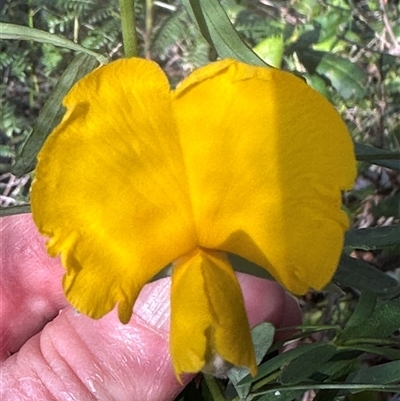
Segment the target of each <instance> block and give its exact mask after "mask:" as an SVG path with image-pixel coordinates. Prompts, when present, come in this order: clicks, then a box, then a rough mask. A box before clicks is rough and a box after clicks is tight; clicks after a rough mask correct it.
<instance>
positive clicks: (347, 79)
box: [316, 53, 366, 99]
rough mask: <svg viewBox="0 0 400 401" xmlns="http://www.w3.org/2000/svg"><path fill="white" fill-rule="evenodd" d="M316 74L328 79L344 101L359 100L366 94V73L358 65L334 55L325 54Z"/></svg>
mask: <svg viewBox="0 0 400 401" xmlns="http://www.w3.org/2000/svg"><path fill="white" fill-rule="evenodd" d="M316 72H317V73H318V74H320V75H324V76H325V77H327V78H328V79H329V80H330V81H331V83H332V86H333V87H334V88H335V89H336V90H337V91H338V92H339V93H340V95H341V96H342V97H343V98H344V99H349V98H350V97H355V98H356V99H359V98H361V97H363V96H364V92H365V85H364V82H365V80H366V79H365V78H366V77H365V73H364V72H363V71H362V70H361V69H360V67H358V65H357V64H355V63H352V62H351V61H350V60H347V59H345V58H342V57H340V56H337V55H336V54H332V53H325V54H324V56H323V57H322V59H321V61H320V63H319V64H318V67H317V69H316Z"/></svg>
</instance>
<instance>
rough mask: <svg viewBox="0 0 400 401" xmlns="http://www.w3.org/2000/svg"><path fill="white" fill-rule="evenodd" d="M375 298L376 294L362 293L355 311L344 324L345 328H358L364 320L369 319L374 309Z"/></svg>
mask: <svg viewBox="0 0 400 401" xmlns="http://www.w3.org/2000/svg"><path fill="white" fill-rule="evenodd" d="M376 298H377V297H376V294H374V293H372V292H367V291H362V292H361V296H360V299H359V301H358V303H357V306H356V309H355V311H354V312H353V314H352V315H351V316H350V319H349V320H348V322H347V323H346V328H348V327H352V326H358V325H359V324H361V322H363V321H364V320H365V319H367V318H369V317H370V316H371V314H372V312H373V311H374V309H375V305H376Z"/></svg>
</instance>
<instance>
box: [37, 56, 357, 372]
mask: <svg viewBox="0 0 400 401" xmlns="http://www.w3.org/2000/svg"><path fill="white" fill-rule="evenodd" d="M64 104H65V106H66V108H67V112H66V114H65V117H64V119H63V121H62V122H61V124H60V125H59V126H58V127H57V128H56V129H55V130H54V132H53V133H52V135H51V136H50V137H49V139H48V140H47V142H46V144H45V145H44V147H43V149H42V151H41V152H40V155H39V163H38V167H37V170H36V180H35V183H34V185H33V189H32V210H33V216H34V220H35V222H36V224H37V226H38V227H39V230H40V231H41V232H42V233H43V234H45V235H47V236H48V237H50V240H49V243H48V250H49V253H50V254H51V255H57V254H61V257H62V263H63V265H64V266H65V268H66V274H65V277H64V281H63V285H64V289H65V293H66V295H67V298H68V299H69V301H70V302H71V304H72V305H74V306H75V307H76V308H77V309H78V310H79V311H81V312H83V313H85V314H88V315H89V316H92V317H94V318H100V317H101V316H103V315H104V314H106V313H107V312H109V311H110V310H111V309H113V308H114V306H115V305H116V304H117V305H118V313H119V318H120V320H121V321H122V322H124V323H126V322H128V321H129V319H130V317H131V314H132V307H133V304H134V302H135V300H136V298H137V296H138V294H139V292H140V290H141V288H142V287H143V286H144V285H145V284H146V283H147V282H148V281H149V280H151V278H152V277H153V276H154V275H155V274H157V273H158V272H159V271H160V270H161V269H162V268H163V267H164V266H166V265H168V264H169V263H171V262H173V273H172V290H171V308H172V311H171V334H170V351H171V356H172V361H173V365H174V369H175V372H176V374H177V376H178V377H179V375H180V374H181V373H182V372H197V371H199V370H201V369H202V368H203V367H204V366H205V365H206V364H207V363H208V362H210V361H212V360H213V358H215V357H222V358H223V359H225V360H226V361H228V362H230V363H232V364H234V365H242V366H247V367H249V368H250V371H251V372H252V373H253V374H254V373H255V372H256V364H255V359H254V352H253V345H252V343H251V337H250V330H249V325H248V322H247V317H246V314H245V310H244V305H243V299H242V295H241V291H240V287H239V285H238V282H237V280H236V277H235V274H234V272H233V269H232V267H231V265H230V263H229V261H228V259H227V254H226V253H227V252H230V253H234V254H238V255H240V256H241V257H244V258H246V259H248V260H250V261H251V262H254V263H256V264H258V265H259V266H262V267H263V268H265V269H266V270H268V271H269V272H270V273H271V274H272V275H273V276H274V277H275V278H276V279H277V280H278V281H279V282H280V283H282V284H283V285H284V286H285V287H286V288H287V289H288V290H290V291H292V292H293V293H295V294H303V293H305V292H306V291H307V290H308V288H309V287H313V288H316V289H321V288H322V287H323V286H324V285H325V284H326V283H327V282H328V281H329V280H330V279H331V277H332V275H333V273H334V270H335V268H336V265H337V262H338V258H339V254H340V252H341V248H342V242H343V234H344V231H345V230H346V229H347V227H348V221H347V218H346V215H345V214H344V212H343V211H342V210H341V190H343V189H349V188H351V186H352V184H353V180H354V177H355V160H354V154H353V146H352V142H351V139H350V137H349V135H348V132H347V130H346V127H345V125H344V123H343V122H342V120H341V119H340V117H339V115H338V114H337V112H336V111H335V110H334V108H333V107H332V106H331V105H330V104H329V103H328V102H327V101H326V100H325V99H324V98H323V97H322V96H321V95H320V94H318V93H317V92H315V91H314V90H312V89H311V88H309V87H308V86H307V85H306V83H304V82H303V81H302V80H301V79H299V78H297V77H295V76H293V75H291V74H289V73H286V72H282V71H279V70H275V69H267V68H260V67H254V66H249V65H246V64H243V63H239V62H237V61H234V60H223V61H220V62H216V63H212V64H210V65H208V66H206V67H204V68H200V69H198V70H197V71H195V72H194V73H192V74H191V75H190V76H189V77H188V78H187V79H186V80H184V81H183V82H182V83H181V84H180V85H179V86H178V87H177V89H175V90H172V91H171V90H170V87H169V84H168V81H167V78H166V77H165V75H164V73H163V72H162V70H161V69H160V68H159V67H158V66H157V64H155V63H154V62H151V61H147V60H142V59H123V60H119V61H116V62H113V63H111V64H109V65H107V66H105V67H101V68H99V69H97V70H96V71H94V72H92V73H91V74H89V75H88V76H86V77H85V78H83V79H82V80H81V81H79V82H78V83H77V84H76V85H75V86H74V87H73V88H72V90H71V91H70V93H69V94H68V95H67V96H66V98H65V101H64Z"/></svg>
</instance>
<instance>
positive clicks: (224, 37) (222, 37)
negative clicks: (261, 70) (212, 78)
mask: <svg viewBox="0 0 400 401" xmlns="http://www.w3.org/2000/svg"><path fill="white" fill-rule="evenodd" d="M182 4H183V6H184V7H185V8H186V10H187V11H188V13H189V15H190V17H191V18H192V19H193V20H194V21H196V22H197V25H198V27H199V29H200V32H201V34H202V35H203V36H204V38H205V39H206V40H207V41H208V42H209V43H210V45H211V46H212V47H213V48H214V49H215V50H216V52H217V53H218V55H219V56H220V57H221V58H229V57H231V58H235V59H237V60H240V61H243V62H245V63H249V64H254V65H258V66H262V67H265V66H266V63H264V61H262V60H261V58H260V57H258V56H257V54H256V53H254V52H253V51H252V50H251V48H250V47H249V46H248V45H247V44H246V43H245V42H243V40H242V39H241V38H240V36H239V34H238V33H237V32H236V30H235V28H234V26H233V25H232V23H231V22H230V20H229V18H228V16H227V15H226V13H225V11H224V9H223V7H222V6H221V4H220V2H219V1H218V0H201V1H198V0H182Z"/></svg>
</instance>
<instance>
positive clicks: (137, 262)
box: [31, 59, 197, 322]
mask: <svg viewBox="0 0 400 401" xmlns="http://www.w3.org/2000/svg"><path fill="white" fill-rule="evenodd" d="M64 104H65V106H66V108H67V112H66V115H65V117H64V119H63V121H62V122H61V124H60V125H59V126H58V127H57V128H56V130H55V131H54V132H53V133H52V135H51V136H50V137H49V139H48V140H47V142H46V144H45V145H44V147H43V149H42V151H41V152H40V155H39V164H38V167H37V170H36V180H35V183H34V185H33V189H32V195H31V200H32V211H33V217H34V220H35V222H36V224H37V226H38V227H39V229H40V231H41V232H42V233H43V234H45V235H47V236H49V237H50V241H49V244H48V248H49V252H51V254H53V255H56V254H59V253H61V255H62V259H63V263H64V266H66V269H67V273H66V275H65V277H64V288H65V291H66V294H67V297H68V299H69V301H70V302H71V304H72V305H74V306H75V307H76V308H77V309H78V310H80V311H82V312H83V313H85V314H88V315H90V316H92V317H95V318H98V317H101V316H102V315H104V314H105V313H107V312H108V311H110V310H111V309H112V308H113V307H114V306H115V304H116V303H118V304H119V316H120V319H121V320H122V321H123V322H127V321H128V320H129V318H130V316H131V313H132V305H133V303H134V301H135V299H136V297H137V295H138V293H139V291H140V290H141V288H142V286H143V285H144V284H145V283H146V282H147V281H148V280H149V279H150V278H151V277H153V276H154V274H155V273H157V272H158V271H159V270H160V269H161V268H162V267H164V266H165V265H167V264H168V263H170V262H171V261H172V260H174V259H176V258H177V257H178V256H180V255H182V254H184V253H185V252H188V251H190V250H193V249H194V248H195V247H196V243H197V238H196V233H195V230H194V226H193V219H192V216H191V206H190V201H189V198H188V191H187V184H186V182H187V181H186V176H185V170H184V167H183V164H182V157H181V149H180V147H179V140H178V137H177V134H176V129H175V126H174V122H173V119H172V114H171V105H170V104H171V100H170V89H169V84H168V81H167V79H166V77H165V75H164V74H163V72H162V71H161V69H160V68H159V67H158V66H157V65H156V64H155V63H153V62H150V61H146V60H141V59H124V60H119V61H116V62H114V63H111V64H109V65H107V66H105V67H101V68H99V69H97V70H96V71H94V72H93V73H91V74H89V75H88V76H87V77H85V78H84V79H82V80H81V81H79V83H77V84H76V85H75V86H74V87H73V89H72V90H71V91H70V93H69V94H68V95H67V97H66V98H65V102H64Z"/></svg>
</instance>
